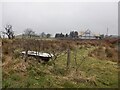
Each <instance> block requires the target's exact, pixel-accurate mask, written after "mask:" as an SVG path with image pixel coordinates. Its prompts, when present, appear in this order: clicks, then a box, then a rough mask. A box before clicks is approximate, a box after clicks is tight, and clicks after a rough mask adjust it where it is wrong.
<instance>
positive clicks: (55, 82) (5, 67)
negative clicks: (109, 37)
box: [2, 39, 119, 88]
mask: <svg viewBox="0 0 120 90" xmlns="http://www.w3.org/2000/svg"><path fill="white" fill-rule="evenodd" d="M2 47H3V52H2V54H3V55H2V56H3V57H2V62H3V63H2V75H3V78H2V79H3V84H2V85H3V88H115V87H118V71H119V67H118V64H117V58H116V57H118V56H117V53H118V50H117V44H116V42H114V43H111V42H108V41H105V40H98V41H97V40H94V41H90V40H87V41H80V40H77V41H75V40H33V39H29V40H28V39H27V40H22V39H14V40H7V39H4V40H2ZM68 48H70V65H69V67H67V64H66V63H67V49H68ZM25 49H30V50H37V51H42V52H52V53H54V54H55V55H57V58H56V59H51V60H50V61H49V62H47V63H44V62H41V63H39V62H38V60H36V59H35V58H32V57H29V58H28V59H27V62H25V61H24V58H23V57H21V54H20V51H22V50H25ZM109 50H110V51H109ZM108 53H110V54H108Z"/></svg>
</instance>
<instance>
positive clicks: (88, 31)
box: [79, 29, 100, 39]
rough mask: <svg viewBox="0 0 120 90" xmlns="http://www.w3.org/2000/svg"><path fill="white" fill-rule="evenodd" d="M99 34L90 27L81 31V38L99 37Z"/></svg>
mask: <svg viewBox="0 0 120 90" xmlns="http://www.w3.org/2000/svg"><path fill="white" fill-rule="evenodd" d="M99 37H100V35H99V34H93V33H92V32H91V31H90V30H89V29H88V30H86V31H85V32H80V33H79V38H80V39H99Z"/></svg>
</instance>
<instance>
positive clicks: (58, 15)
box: [0, 2, 118, 34]
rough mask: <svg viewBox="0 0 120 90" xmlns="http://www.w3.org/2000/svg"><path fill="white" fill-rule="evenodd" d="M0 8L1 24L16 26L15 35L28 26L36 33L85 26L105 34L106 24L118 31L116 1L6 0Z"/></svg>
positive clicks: (111, 31) (57, 31) (111, 30)
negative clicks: (39, 0)
mask: <svg viewBox="0 0 120 90" xmlns="http://www.w3.org/2000/svg"><path fill="white" fill-rule="evenodd" d="M0 7H2V11H1V10H0V15H2V24H3V25H2V27H3V26H4V25H5V24H11V25H13V30H14V31H15V34H21V33H23V31H24V30H25V29H26V28H32V29H33V30H34V31H35V32H36V33H37V34H39V33H41V32H45V33H51V34H55V33H61V32H63V33H69V32H70V31H73V30H77V31H78V32H79V31H85V30H86V29H90V30H91V31H92V32H94V33H100V34H102V33H104V34H106V31H107V27H108V28H109V32H108V33H109V34H118V3H117V2H38V3H37V2H26V3H25V2H19V3H18V2H4V3H2V6H1V4H0ZM0 9H1V8H0ZM1 12H2V13H1ZM0 18H1V17H0Z"/></svg>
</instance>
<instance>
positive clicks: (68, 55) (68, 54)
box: [67, 48, 70, 68]
mask: <svg viewBox="0 0 120 90" xmlns="http://www.w3.org/2000/svg"><path fill="white" fill-rule="evenodd" d="M69 65H70V48H68V49H67V68H69Z"/></svg>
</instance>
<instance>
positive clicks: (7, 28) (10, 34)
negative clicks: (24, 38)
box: [3, 24, 15, 39]
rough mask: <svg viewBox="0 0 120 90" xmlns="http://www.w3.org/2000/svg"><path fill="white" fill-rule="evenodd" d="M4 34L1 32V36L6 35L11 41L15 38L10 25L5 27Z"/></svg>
mask: <svg viewBox="0 0 120 90" xmlns="http://www.w3.org/2000/svg"><path fill="white" fill-rule="evenodd" d="M5 30H6V31H5V32H3V34H6V35H7V36H8V38H9V39H13V38H14V37H15V36H14V32H13V30H12V25H10V24H7V25H6V26H5Z"/></svg>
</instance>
